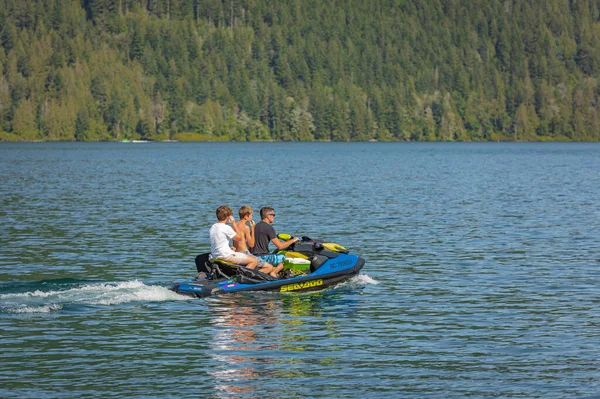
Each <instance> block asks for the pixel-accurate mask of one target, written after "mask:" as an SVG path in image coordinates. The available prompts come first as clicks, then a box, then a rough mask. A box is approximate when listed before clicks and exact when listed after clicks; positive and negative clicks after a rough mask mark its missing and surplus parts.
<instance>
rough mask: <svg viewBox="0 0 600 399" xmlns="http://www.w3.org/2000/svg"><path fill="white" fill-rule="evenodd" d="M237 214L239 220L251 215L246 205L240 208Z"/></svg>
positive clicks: (250, 209)
mask: <svg viewBox="0 0 600 399" xmlns="http://www.w3.org/2000/svg"><path fill="white" fill-rule="evenodd" d="M238 213H239V214H240V219H243V218H245V217H246V216H248V215H249V214H251V213H252V208H250V207H249V206H247V205H244V206H243V207H241V208H240V210H239V211H238Z"/></svg>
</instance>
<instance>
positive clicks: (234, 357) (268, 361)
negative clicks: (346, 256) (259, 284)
mask: <svg viewBox="0 0 600 399" xmlns="http://www.w3.org/2000/svg"><path fill="white" fill-rule="evenodd" d="M207 302H209V303H208V306H209V307H210V314H211V315H212V316H211V323H212V324H213V327H214V328H213V333H214V335H213V337H212V344H213V348H214V349H213V350H212V351H211V353H210V355H211V357H212V358H213V359H214V360H215V361H216V364H217V366H216V367H215V370H212V371H210V372H209V374H210V375H211V376H212V377H213V378H214V379H215V387H216V389H217V390H218V391H219V392H221V395H222V397H230V396H234V397H239V396H240V395H242V394H243V397H248V398H254V397H262V395H263V393H262V391H261V389H262V388H261V387H262V386H264V377H265V373H267V374H268V375H269V376H271V377H272V378H273V379H275V380H276V379H278V378H284V379H289V378H292V379H302V378H310V377H314V376H316V373H315V372H314V370H312V371H311V368H310V367H307V366H308V365H309V363H312V362H313V361H314V360H315V359H314V358H313V357H312V356H311V357H310V358H309V360H307V359H306V358H305V357H304V356H301V353H303V352H307V353H312V352H313V351H315V350H316V351H319V348H320V347H321V345H322V344H323V342H327V352H328V353H329V354H330V355H326V354H324V356H319V357H318V361H317V363H318V364H319V365H321V366H325V367H335V366H336V364H337V363H338V360H339V358H338V356H332V355H331V353H335V352H336V351H338V350H341V349H342V348H341V347H339V344H338V343H337V341H336V340H337V338H339V337H340V335H341V331H340V321H339V318H340V317H344V316H350V315H351V314H352V313H353V312H354V303H353V302H354V301H351V300H350V301H349V300H348V298H347V297H346V296H345V294H344V292H342V291H340V290H330V291H325V292H316V293H306V294H288V295H281V294H267V293H258V294H247V295H231V296H224V297H220V298H211V299H209V300H208V301H207ZM259 377H262V378H261V379H260V381H259V380H258V378H259ZM269 389H270V395H271V396H272V395H273V393H274V392H273V390H278V389H283V387H270V388H269Z"/></svg>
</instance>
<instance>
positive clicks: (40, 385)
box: [0, 143, 600, 399]
mask: <svg viewBox="0 0 600 399" xmlns="http://www.w3.org/2000/svg"><path fill="white" fill-rule="evenodd" d="M0 171H1V173H0V221H1V225H0V330H1V331H2V334H1V336H0V364H1V366H0V397H3V398H17V397H18V398H40V397H52V398H72V397H82V398H83V397H98V398H100V397H102V398H106V397H129V398H147V397H152V396H155V397H163V398H169V397H171V398H183V397H185V398H390V397H392V398H423V397H427V398H464V397H471V398H491V397H499V398H588V399H589V398H600V237H599V234H600V145H599V144H498V143H493V144H466V143H465V144H379V143H356V144H348V143H321V144H318V143H310V144H299V143H264V144H258V143H255V144H241V143H237V144H236V143H227V144H215V143H211V144H179V143H147V144H132V143H129V144H123V143H98V144H79V143H58V144H56V143H53V144H43V143H36V144H6V143H0ZM221 204H228V205H230V206H231V207H232V208H234V209H237V208H239V207H240V206H241V205H250V206H252V207H253V208H254V209H255V210H257V209H259V208H260V207H261V206H264V205H270V206H273V207H274V208H275V209H276V213H277V218H276V222H275V225H274V226H275V228H276V229H277V231H278V232H288V233H291V234H298V235H308V236H311V237H315V238H322V239H325V240H327V241H333V242H338V243H340V244H343V245H345V246H346V247H348V248H349V249H351V250H352V251H353V252H356V253H359V254H361V255H363V256H364V257H365V258H366V260H367V263H366V265H365V268H364V269H363V272H362V274H361V275H360V276H359V277H357V278H354V279H353V280H351V281H349V282H346V283H343V284H342V285H340V286H337V287H335V288H332V289H329V290H326V291H322V292H318V293H309V294H267V293H254V294H243V295H231V296H224V297H216V298H208V299H195V300H193V299H188V298H185V297H180V296H178V295H176V294H174V293H172V292H171V291H169V290H168V287H169V286H170V285H171V284H172V283H173V282H175V281H178V280H182V279H185V278H189V277H191V276H192V275H193V272H194V264H193V258H194V256H195V255H196V254H197V253H200V252H204V251H206V250H207V249H209V242H208V233H207V231H208V228H209V227H210V225H211V224H212V223H213V222H214V210H215V208H216V207H217V206H219V205H221Z"/></svg>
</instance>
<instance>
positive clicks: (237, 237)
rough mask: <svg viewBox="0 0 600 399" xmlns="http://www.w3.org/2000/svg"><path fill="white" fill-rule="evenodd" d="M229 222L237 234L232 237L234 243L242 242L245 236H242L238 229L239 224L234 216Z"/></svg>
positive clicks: (230, 217)
mask: <svg viewBox="0 0 600 399" xmlns="http://www.w3.org/2000/svg"><path fill="white" fill-rule="evenodd" d="M228 221H229V223H231V228H232V229H233V231H234V232H235V235H234V236H233V237H231V238H232V239H233V242H240V241H242V239H243V238H244V236H243V235H242V234H241V231H240V230H239V229H238V226H237V223H236V222H235V218H234V217H233V216H229V220H228Z"/></svg>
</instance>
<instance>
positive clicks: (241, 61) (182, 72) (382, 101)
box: [0, 0, 600, 141]
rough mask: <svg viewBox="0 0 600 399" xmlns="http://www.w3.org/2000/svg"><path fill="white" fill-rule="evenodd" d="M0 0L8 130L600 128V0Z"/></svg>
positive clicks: (463, 136)
mask: <svg viewBox="0 0 600 399" xmlns="http://www.w3.org/2000/svg"><path fill="white" fill-rule="evenodd" d="M532 4H533V3H528V2H525V1H520V0H519V1H514V0H513V1H505V0H486V1H482V0H473V1H458V0H414V1H394V2H390V1H385V0H373V1H369V2H364V1H358V0H341V1H340V0H337V1H331V0H326V1H316V0H307V1H304V2H299V1H297V0H294V1H292V0H283V1H279V2H267V1H264V0H231V1H223V0H206V1H198V0H144V1H138V0H47V1H35V0H19V1H15V0H0V132H1V133H0V140H15V139H19V140H80V141H90V140H122V139H135V138H144V139H151V140H174V139H177V140H204V141H213V140H236V141H266V140H289V141H311V140H324V141H328V140H339V141H352V140H356V141H367V140H378V141H394V140H398V141H409V140H430V141H469V140H473V141H480V140H518V141H531V140H536V141H556V140H560V141H562V140H595V141H597V140H600V113H599V107H600V101H599V96H600V85H599V84H598V79H600V23H599V22H598V20H599V18H600V15H599V14H600V11H599V6H598V4H597V2H596V1H576V2H575V1H571V2H567V1H563V0H546V1H544V2H542V3H540V4H537V5H535V6H534V5H532Z"/></svg>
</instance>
